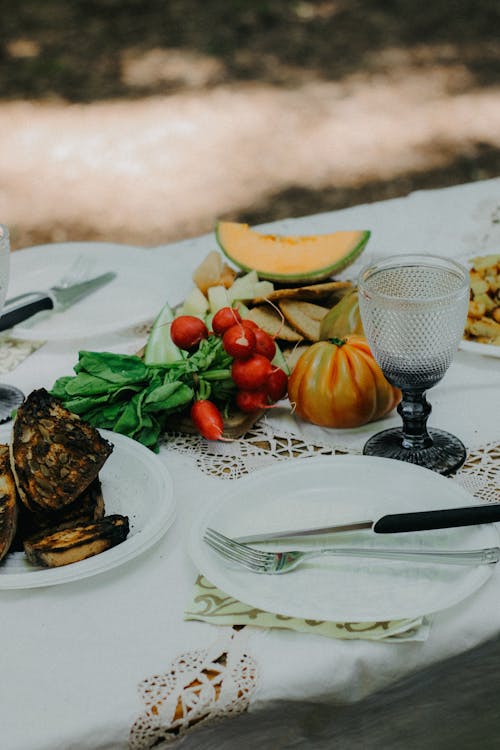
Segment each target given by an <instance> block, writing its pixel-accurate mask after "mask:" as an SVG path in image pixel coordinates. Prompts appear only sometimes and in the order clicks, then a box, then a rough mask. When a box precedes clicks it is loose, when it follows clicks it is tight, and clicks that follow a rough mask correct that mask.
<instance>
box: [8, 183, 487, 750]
mask: <svg viewBox="0 0 500 750" xmlns="http://www.w3.org/2000/svg"><path fill="white" fill-rule="evenodd" d="M499 207H500V179H499V180H490V181H486V182H481V183H475V184H470V185H467V186H462V187H457V188H450V189H447V190H439V191H429V192H418V193H414V194H412V195H410V196H409V197H407V198H401V199H396V200H392V201H386V202H381V203H375V204H372V205H364V206H357V207H354V208H350V209H347V210H343V211H338V212H333V213H326V214H319V215H316V216H309V217H304V218H300V219H289V220H286V221H281V222H276V223H275V224H273V225H266V227H267V226H269V227H271V226H272V228H273V231H278V232H283V233H287V232H288V233H293V234H297V233H301V234H307V233H321V232H328V231H333V230H334V229H344V228H345V229H353V228H359V229H364V228H367V229H371V230H372V238H371V240H370V243H369V246H368V248H367V250H366V253H365V255H364V257H363V261H364V262H365V261H366V260H367V258H369V256H370V255H373V256H375V255H387V254H393V253H401V252H413V251H423V252H434V253H439V254H449V255H453V256H455V257H467V256H468V255H472V254H478V253H483V252H485V251H488V250H492V251H498V250H500V221H499V215H500V208H499ZM214 248H215V241H214V238H213V236H212V235H210V236H206V237H200V238H196V239H192V240H186V241H184V242H180V243H176V244H173V245H166V246H164V247H158V248H153V249H145V250H144V263H151V267H152V269H153V271H154V273H163V274H164V277H165V298H166V299H170V301H171V302H172V303H175V302H177V301H179V299H180V298H181V297H182V295H183V294H184V293H185V292H187V291H188V289H189V288H190V287H191V271H192V269H193V268H194V266H195V265H196V263H197V262H199V261H200V260H201V259H202V258H203V257H204V256H205V255H206V253H207V252H208V251H209V250H211V249H214ZM354 270H355V269H354ZM352 273H353V269H351V270H350V271H349V275H350V274H352ZM125 303H126V301H125V300H124V304H125ZM143 340H144V337H143V336H141V335H140V334H139V333H138V332H137V331H128V332H120V333H117V334H116V335H110V336H107V337H103V338H100V339H97V340H96V339H93V340H91V341H90V340H84V341H73V342H54V343H47V344H45V345H44V346H42V347H41V348H40V349H38V351H36V352H35V353H33V354H32V355H31V356H29V357H28V358H27V359H26V360H25V361H24V362H22V363H21V364H20V365H19V366H18V367H17V368H16V369H15V370H14V371H13V372H11V373H9V376H8V378H7V377H5V378H4V379H8V380H9V382H11V383H13V384H14V385H17V386H19V387H20V388H21V389H22V390H23V391H24V392H25V393H28V392H29V391H30V390H32V389H34V388H37V387H40V386H45V387H47V388H50V387H51V386H52V385H53V383H54V380H55V378H56V377H58V376H60V375H63V374H70V373H71V371H72V367H73V365H74V364H75V362H76V359H77V352H78V350H79V349H85V348H89V349H94V350H97V349H99V350H112V351H122V352H133V351H135V350H136V349H137V348H138V347H139V346H140V344H141V343H143ZM430 400H431V403H432V405H433V409H434V410H433V419H434V420H435V422H436V424H439V425H440V426H442V427H445V428H446V429H449V430H450V431H452V432H455V433H457V434H459V435H460V436H461V437H462V439H463V440H464V442H466V443H467V445H468V446H472V447H475V446H480V445H484V444H487V443H489V444H496V445H498V444H500V425H499V423H498V413H499V409H500V361H499V360H498V359H492V358H486V357H479V356H475V355H471V354H469V353H465V352H459V353H458V355H457V357H456V360H455V362H454V364H453V365H452V367H451V369H450V371H449V373H448V374H447V375H446V377H445V379H444V380H443V382H442V384H440V385H439V386H438V387H437V388H435V389H433V392H432V395H431V397H430ZM395 421H397V418H395ZM376 428H377V426H373V425H372V426H370V427H369V429H368V432H370V431H373V430H374V429H376ZM308 429H309V428H308ZM310 430H311V431H312V432H311V435H309V438H311V439H312V438H314V439H316V440H317V441H318V442H320V443H321V442H323V443H324V442H325V441H326V442H328V440H329V441H330V442H331V443H332V444H346V443H347V447H348V448H349V449H353V450H359V448H360V446H361V445H362V442H363V441H364V438H365V437H366V434H367V430H362V431H360V432H356V431H353V432H352V434H350V435H347V436H346V435H344V434H342V435H340V434H339V433H338V432H336V433H335V434H334V435H333V434H332V433H329V432H328V431H325V430H319V431H315V430H316V428H313V427H311V428H310ZM160 460H162V461H164V462H165V465H166V466H167V467H168V469H169V471H170V472H171V473H172V476H173V479H174V489H175V498H176V503H177V519H176V521H175V523H174V525H173V527H172V528H171V529H170V530H169V531H168V532H167V534H166V536H165V537H164V538H163V539H162V540H161V541H160V542H159V543H158V544H157V545H156V546H155V547H154V548H152V549H151V550H149V551H148V552H146V553H145V554H143V555H142V556H140V557H138V558H136V559H135V560H133V561H131V562H129V563H127V564H126V565H124V566H122V567H120V568H117V569H115V570H112V571H109V572H106V573H103V574H101V575H99V576H96V577H94V578H89V579H86V580H82V581H79V582H75V583H70V584H64V585H60V586H54V587H47V588H41V589H32V590H18V591H1V592H0V642H1V643H2V657H1V675H2V679H1V681H0V727H1V735H2V743H1V744H2V747H3V748H5V750H59V749H60V748H61V749H62V748H64V749H68V748H72V749H77V748H78V750H83V749H84V748H85V749H88V750H104V748H107V749H110V748H113V749H114V750H115V749H116V750H118V749H122V748H128V747H135V748H141V750H143V749H145V748H147V747H150V746H152V745H150V744H147V741H146V740H145V739H140V738H141V737H146V736H147V732H143V733H142V734H141V732H140V731H139V730H138V729H137V727H138V724H137V722H139V724H141V722H143V723H144V722H146V723H147V717H146V718H144V717H145V716H146V714H145V711H146V703H147V700H148V698H147V696H148V691H147V688H148V685H149V687H150V691H149V696H150V697H151V691H155V690H156V691H157V695H159V693H160V692H161V690H162V689H165V684H166V682H168V675H169V674H171V673H172V669H174V672H175V674H176V676H177V678H178V679H180V678H179V675H180V674H181V672H182V669H185V670H186V671H185V673H184V683H185V684H188V683H189V682H190V679H188V677H189V675H190V674H191V672H189V668H191V669H192V675H195V673H196V665H199V663H201V662H203V660H205V661H206V662H207V663H208V662H210V659H211V658H216V657H217V656H218V655H220V653H221V652H226V653H227V654H228V659H229V660H230V661H231V660H233V662H234V663H235V664H236V665H238V664H240V665H241V663H243V662H242V660H243V661H244V662H245V665H246V667H248V668H250V667H251V670H252V676H251V680H250V683H248V684H249V685H250V687H248V685H247V687H248V690H247V697H248V700H247V702H248V710H249V711H250V712H254V711H258V710H259V709H260V708H262V707H264V706H266V705H269V704H270V702H272V701H274V700H277V699H283V700H297V701H304V700H311V701H317V702H323V703H330V702H336V701H349V702H352V701H356V700H359V699H360V698H361V697H363V696H365V695H367V694H368V693H370V692H371V691H374V690H376V689H378V688H380V687H382V686H384V685H387V684H389V683H391V682H393V681H394V680H396V679H397V678H398V677H400V676H402V675H405V674H407V673H409V672H410V671H412V670H414V669H415V668H417V667H420V666H424V665H427V664H431V663H433V662H436V661H438V660H441V659H443V658H445V657H447V656H449V655H452V654H456V653H459V652H462V651H465V650H468V649H470V648H472V647H473V646H475V645H476V644H478V643H481V642H482V641H484V640H485V639H487V638H489V637H491V636H493V635H495V634H497V633H499V632H500V570H498V569H497V570H495V572H494V574H493V576H492V577H491V578H490V580H489V581H488V582H487V583H486V585H484V586H483V587H482V588H481V589H480V590H479V591H477V592H476V593H475V594H474V595H473V596H472V597H471V598H470V599H468V600H467V601H466V602H464V603H463V604H461V605H459V606H456V607H454V608H453V609H450V610H447V611H444V612H441V613H439V614H437V615H436V616H435V617H434V618H433V622H432V627H431V631H430V633H429V637H428V638H427V639H426V640H424V641H411V642H406V643H388V642H377V643H375V642H368V641H362V640H357V641H340V640H332V639H328V638H324V637H321V636H315V635H303V634H298V633H294V632H286V631H278V630H258V629H251V628H245V629H244V630H243V631H241V632H239V633H238V632H236V631H234V630H231V628H226V627H223V628H220V627H219V628H218V627H216V626H212V625H209V624H205V623H201V622H192V621H191V622H186V621H184V620H183V613H184V610H185V607H186V605H187V604H188V602H189V599H190V595H191V592H192V587H193V583H194V581H195V579H196V575H197V571H196V569H195V567H194V566H193V564H192V562H191V561H190V559H189V557H188V554H187V551H186V539H187V536H188V534H189V530H190V526H191V523H192V520H193V518H195V517H196V515H197V514H198V513H199V512H200V509H205V507H206V506H207V505H208V504H210V503H214V502H216V501H217V498H218V496H219V494H220V492H221V488H222V485H223V481H222V480H221V479H219V478H216V477H213V476H210V475H208V474H207V473H203V472H201V471H200V470H199V468H197V465H196V462H195V461H194V460H193V457H192V456H191V455H189V454H188V453H183V452H179V451H172V450H166V449H162V451H161V453H160ZM497 469H498V465H497ZM497 476H498V474H497ZM495 481H496V480H495ZM205 650H206V651H205ZM183 654H184V655H191V657H189V656H188V657H186V658H185V659H184V660H183V659H180V660H179V657H180V656H182V655H183ZM193 654H194V656H193ZM245 660H246V661H245ZM186 664H188V667H186ZM189 664H191V667H189ZM182 665H183V666H182ZM155 676H156V677H155ZM191 679H192V678H191ZM237 679H239V678H238V677H237V678H236V680H237ZM241 679H242V680H243V677H241ZM145 680H146V681H147V680H149V682H147V683H144V681H145ZM141 684H142V686H143V688H146V690H145V692H144V691H143V692H142V693H141V691H140V689H139V686H140V685H141ZM162 686H163V687H162ZM229 698H230V697H229ZM144 701H146V703H145V702H144ZM153 702H154V701H153ZM155 710H156V711H158V707H157V708H156V709H155ZM153 713H154V712H153ZM141 717H142V718H141ZM227 720H229V719H227ZM134 725H135V727H136V730H135V732H132V734H131V730H132V727H133V726H134ZM192 731H195V730H192ZM134 743H135V744H134ZM141 743H142V744H141Z"/></svg>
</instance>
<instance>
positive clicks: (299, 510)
mask: <svg viewBox="0 0 500 750" xmlns="http://www.w3.org/2000/svg"><path fill="white" fill-rule="evenodd" d="M474 502H475V501H474V498H472V497H471V496H470V495H469V494H468V493H467V492H466V491H465V490H464V489H463V488H461V487H460V485H458V484H457V483H455V482H453V481H452V480H450V479H446V478H445V477H442V476H441V475H439V474H435V473H434V472H431V471H429V470H427V469H421V468H419V467H416V466H413V465H411V464H405V463H403V462H399V461H394V460H390V459H383V458H372V457H368V456H334V457H331V458H327V457H319V458H308V459H297V460H292V461H286V462H283V463H280V464H279V465H277V466H273V467H271V468H269V469H262V470H260V471H258V472H254V473H252V474H251V476H249V477H248V478H245V479H243V480H240V481H238V482H235V483H234V485H233V486H232V487H231V489H230V490H229V492H228V493H227V494H226V495H225V497H224V498H223V499H222V500H221V501H220V502H219V503H217V505H216V507H215V508H212V509H211V510H209V511H208V512H207V513H206V514H205V515H204V516H203V517H202V518H201V519H200V520H199V521H198V523H197V525H196V527H195V529H194V530H193V534H192V537H191V540H190V553H191V556H192V558H193V560H194V563H195V565H196V566H197V567H198V568H199V570H200V571H201V572H202V573H203V574H204V575H205V576H206V577H207V578H208V580H210V581H211V582H212V583H213V584H215V585H216V586H218V587H219V588H220V589H221V590H222V591H224V592H225V593H227V594H229V595H231V596H233V597H234V598H236V599H238V600H240V601H242V602H244V603H245V604H248V605H251V606H253V607H258V608H259V609H262V610H265V611H268V612H274V613H277V614H281V615H286V616H289V617H302V618H306V619H316V620H330V621H334V622H346V621H351V622H357V621H372V620H376V621H379V620H390V619H399V618H406V617H418V616H421V615H424V614H429V613H431V612H434V611H437V610H441V609H445V608H447V607H450V606H452V605H454V604H456V603H458V602H460V601H461V600H463V599H465V598H466V597H467V596H469V595H470V594H472V592H473V591H475V590H476V589H478V588H479V587H480V586H482V585H483V584H484V583H485V581H486V580H487V579H488V578H489V577H490V575H491V573H492V569H491V566H476V567H470V568H469V567H461V566H451V565H446V566H445V565H439V566H438V565H435V564H427V563H426V564H422V563H418V564H415V563H409V562H399V561H398V562H387V561H378V560H377V561H375V560H368V559H365V560H362V559H354V558H345V559H343V560H342V559H339V558H332V557H330V558H328V557H324V558H321V559H317V560H314V561H311V562H308V563H307V564H306V565H303V566H302V567H299V568H298V569H296V570H295V571H293V572H291V573H289V574H285V575H279V576H266V575H256V574H253V573H250V572H248V571H245V570H243V569H242V568H236V567H234V566H232V565H231V564H229V563H227V562H225V561H224V560H222V558H221V557H220V556H218V555H217V554H216V553H215V552H214V551H213V550H211V549H210V548H209V547H208V545H207V544H206V543H205V542H203V541H202V537H203V533H204V530H205V529H206V528H207V527H208V526H210V527H212V528H214V529H217V530H219V531H221V532H222V533H225V534H227V535H228V536H239V535H244V534H250V533H256V532H258V531H272V530H279V529H283V528H284V527H285V526H286V527H287V528H297V529H299V528H306V527H308V526H316V525H318V526H319V525H327V524H330V523H342V522H348V521H352V520H365V519H372V520H375V519H377V518H378V517H380V516H382V515H384V514H385V513H397V512H407V511H411V510H424V509H427V510H429V509H432V508H436V509H437V508H449V507H456V506H462V505H471V504H474ZM498 543H499V533H498V529H497V528H496V526H495V525H492V524H489V525H488V524H483V525H481V526H470V527H467V528H457V529H443V530H438V531H426V532H412V533H411V534H384V535H382V534H374V533H373V532H371V531H361V532H360V531H358V532H351V533H345V534H342V535H340V534H338V535H336V536H335V535H330V536H329V537H328V538H323V539H318V538H315V539H314V541H311V540H308V541H302V542H301V543H298V542H297V541H294V542H293V543H292V544H290V542H288V543H287V544H283V543H278V542H273V543H267V545H258V546H260V547H266V546H267V548H268V549H286V548H288V549H290V548H294V549H307V548H310V546H311V545H319V546H328V545H330V544H334V545H335V546H340V545H342V544H344V545H358V544H359V545H361V546H364V545H366V546H369V545H372V546H377V547H381V546H383V547H388V548H390V547H393V548H394V547H396V548H400V547H406V548H412V549H417V548H421V547H424V548H426V549H438V548H439V549H475V548H482V547H491V546H497V545H498ZM256 546H257V545H256Z"/></svg>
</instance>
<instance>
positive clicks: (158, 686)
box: [129, 628, 256, 750]
mask: <svg viewBox="0 0 500 750" xmlns="http://www.w3.org/2000/svg"><path fill="white" fill-rule="evenodd" d="M245 643H246V634H245V633H244V631H239V630H238V629H236V628H234V629H232V630H231V631H230V634H229V636H228V635H227V633H225V634H222V637H221V639H220V640H218V641H217V642H216V643H215V644H214V645H213V646H212V647H211V648H209V649H202V650H197V651H190V652H188V653H186V654H181V656H179V657H177V659H175V660H174V661H173V662H172V663H171V664H170V665H169V667H168V669H167V670H166V671H165V672H163V673H162V674H157V675H153V676H151V677H148V678H146V679H145V680H143V681H142V682H141V683H140V685H139V693H140V695H141V698H142V701H143V702H144V705H145V711H144V713H143V714H142V715H141V716H139V718H138V719H137V720H136V721H135V723H134V724H133V726H132V729H131V730H130V736H129V748H130V750H149V749H150V748H153V747H158V746H159V745H160V744H161V743H169V742H172V741H173V740H174V739H175V738H176V737H177V736H178V735H179V734H181V733H183V732H185V731H187V730H188V729H190V728H191V727H193V726H194V725H195V724H198V723H200V722H202V721H207V720H209V719H216V718H223V717H227V716H231V715H234V714H237V713H241V712H242V711H245V710H246V709H247V708H248V705H249V703H250V697H251V695H252V693H253V692H254V690H255V686H256V665H255V661H254V660H253V659H252V657H251V656H249V655H248V654H247V653H246V651H245Z"/></svg>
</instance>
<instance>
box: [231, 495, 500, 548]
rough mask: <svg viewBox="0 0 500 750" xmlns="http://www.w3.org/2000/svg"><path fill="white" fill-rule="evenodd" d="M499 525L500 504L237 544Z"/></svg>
mask: <svg viewBox="0 0 500 750" xmlns="http://www.w3.org/2000/svg"><path fill="white" fill-rule="evenodd" d="M497 521H500V503H491V504H487V505H469V506H464V507H462V508H444V509H443V510H419V511H414V512H411V513H391V514H389V515H385V516H381V517H380V518H379V519H377V520H376V521H373V520H367V521H353V522H352V523H343V524H334V525H332V526H316V527H314V528H310V529H288V530H287V531H271V532H265V533H262V534H260V533H256V534H248V535H246V536H239V537H236V540H235V541H237V542H243V543H245V544H246V543H250V542H269V541H274V540H276V539H290V538H296V537H306V536H314V535H316V536H319V535H320V534H338V533H340V532H345V531H360V530H363V529H365V530H370V531H373V532H375V534H399V533H402V532H403V533H404V532H408V531H430V530H432V529H449V528H454V527H458V526H475V525H476V524H481V523H496V522H497Z"/></svg>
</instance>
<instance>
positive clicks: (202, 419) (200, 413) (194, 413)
mask: <svg viewBox="0 0 500 750" xmlns="http://www.w3.org/2000/svg"><path fill="white" fill-rule="evenodd" d="M191 419H192V420H193V424H194V426H195V427H196V429H197V430H198V432H199V433H200V435H202V436H203V437H204V438H206V439H207V440H219V439H220V438H221V437H222V433H223V431H224V421H223V419H222V414H221V413H220V411H219V409H218V408H217V407H216V405H215V404H214V403H213V402H212V401H207V400H206V399H200V400H199V401H195V402H194V404H193V405H192V407H191Z"/></svg>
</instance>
